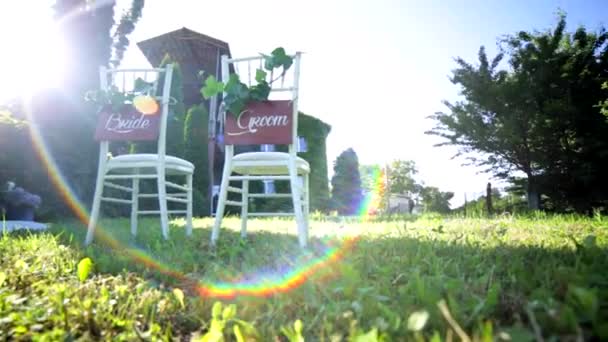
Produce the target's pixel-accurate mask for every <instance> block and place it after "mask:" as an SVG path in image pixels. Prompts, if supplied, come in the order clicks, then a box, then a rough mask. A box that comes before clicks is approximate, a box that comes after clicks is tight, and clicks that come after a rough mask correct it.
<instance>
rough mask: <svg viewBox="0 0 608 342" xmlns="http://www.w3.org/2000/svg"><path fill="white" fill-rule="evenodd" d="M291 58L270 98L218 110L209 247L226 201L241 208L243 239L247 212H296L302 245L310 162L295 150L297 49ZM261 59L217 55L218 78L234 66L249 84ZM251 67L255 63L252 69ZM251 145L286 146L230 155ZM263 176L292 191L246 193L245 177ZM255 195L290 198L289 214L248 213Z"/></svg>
mask: <svg viewBox="0 0 608 342" xmlns="http://www.w3.org/2000/svg"><path fill="white" fill-rule="evenodd" d="M293 59H294V61H293V65H292V66H291V68H290V69H288V71H287V73H285V74H283V75H282V77H281V78H280V81H279V82H274V83H272V84H271V92H270V96H269V100H270V101H268V102H258V103H254V104H252V105H250V106H248V107H246V109H245V110H244V111H243V112H242V113H241V115H239V117H238V119H235V118H234V117H232V115H231V114H226V111H225V110H222V111H223V116H224V120H225V129H224V131H225V132H224V141H225V143H226V146H225V161H224V171H223V174H222V181H221V185H220V192H219V196H218V197H219V198H218V206H217V210H216V213H215V224H214V225H213V232H212V234H211V244H212V245H215V244H216V242H217V240H218V237H219V232H220V226H221V224H222V217H223V215H224V208H225V206H226V205H232V206H239V207H241V236H242V237H246V236H247V219H248V217H250V216H252V217H253V216H295V219H296V223H297V232H298V241H299V244H300V246H301V247H303V248H304V247H306V244H307V241H308V213H309V190H308V184H309V179H308V178H309V173H310V166H309V164H308V162H307V161H306V160H304V159H302V158H300V157H298V156H297V154H296V152H297V151H296V143H297V131H298V90H299V88H298V87H299V72H300V53H299V52H298V53H296V54H295V55H294V56H293ZM263 63H264V57H263V56H256V57H248V58H239V59H229V58H228V56H222V80H223V82H227V81H228V79H229V70H231V69H234V70H236V71H237V73H238V72H239V69H241V72H240V73H239V76H240V78H241V82H243V83H246V84H247V85H248V86H250V85H252V77H253V76H252V75H255V68H261V66H262V65H263ZM252 65H254V67H253V68H252ZM231 66H232V67H233V68H231ZM243 69H245V70H243ZM269 74H270V75H268V79H269V80H272V79H273V78H272V77H273V75H272V73H269ZM274 77H276V75H275V76H274ZM281 94H282V95H283V96H281ZM274 98H282V99H283V100H279V101H276V100H273V99H274ZM264 117H266V118H264ZM252 125H253V126H255V127H253V126H252ZM251 144H255V145H262V144H276V145H288V152H287V153H285V152H246V153H239V154H236V155H235V154H234V147H235V145H251ZM263 180H275V181H276V180H280V181H289V183H290V191H291V192H290V193H282V194H281V193H250V192H249V182H250V181H263ZM231 181H242V187H241V188H238V187H236V186H231V185H230V182H231ZM228 192H235V193H239V194H240V195H241V201H230V200H227V196H228ZM254 198H291V201H292V203H293V209H294V210H293V212H291V213H266V212H249V199H254Z"/></svg>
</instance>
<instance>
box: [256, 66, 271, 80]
mask: <svg viewBox="0 0 608 342" xmlns="http://www.w3.org/2000/svg"><path fill="white" fill-rule="evenodd" d="M267 75H268V73H267V72H266V71H264V70H262V69H256V71H255V81H256V82H258V83H262V82H266V76H267Z"/></svg>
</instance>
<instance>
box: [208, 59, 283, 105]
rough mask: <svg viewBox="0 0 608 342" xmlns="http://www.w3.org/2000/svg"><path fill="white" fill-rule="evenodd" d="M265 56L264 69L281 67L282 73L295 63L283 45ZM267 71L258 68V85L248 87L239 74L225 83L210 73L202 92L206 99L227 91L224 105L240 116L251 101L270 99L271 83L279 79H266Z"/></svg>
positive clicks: (256, 72)
mask: <svg viewBox="0 0 608 342" xmlns="http://www.w3.org/2000/svg"><path fill="white" fill-rule="evenodd" d="M263 56H264V69H266V70H268V71H271V75H272V71H274V69H280V70H281V75H284V74H285V72H286V71H287V70H288V69H289V68H290V67H291V65H292V64H293V58H292V57H290V56H288V55H287V54H286V53H285V49H283V48H282V47H279V48H276V49H274V50H273V51H272V53H271V54H270V55H263ZM266 76H267V72H266V71H264V70H262V69H256V71H255V80H256V82H257V84H256V85H253V86H251V87H247V85H246V84H245V83H243V82H241V80H240V78H239V75H237V74H231V75H230V77H229V79H228V82H226V84H224V83H223V82H220V81H218V80H217V79H216V78H215V76H213V75H210V76H209V77H207V79H206V80H205V85H204V86H203V87H202V88H201V94H202V95H203V97H204V98H205V99H209V98H211V97H213V96H216V95H218V94H220V93H222V92H225V96H224V105H225V106H226V109H227V111H228V113H231V114H232V115H234V116H238V115H239V114H240V113H241V111H242V110H243V108H245V106H246V105H247V103H248V102H250V101H265V100H267V99H268V95H269V94H270V89H271V85H272V83H273V82H274V81H276V80H277V79H279V77H277V78H276V79H274V80H273V79H271V80H270V82H268V81H266Z"/></svg>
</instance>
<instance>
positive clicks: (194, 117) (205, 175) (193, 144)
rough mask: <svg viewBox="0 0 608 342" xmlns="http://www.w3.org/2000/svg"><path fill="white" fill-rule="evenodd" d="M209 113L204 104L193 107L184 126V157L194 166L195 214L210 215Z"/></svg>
mask: <svg viewBox="0 0 608 342" xmlns="http://www.w3.org/2000/svg"><path fill="white" fill-rule="evenodd" d="M208 119H209V113H208V112H207V109H206V108H205V106H204V105H203V104H200V105H196V106H192V107H191V108H190V109H189V110H188V113H187V115H186V120H185V124H184V138H183V141H184V146H185V151H184V157H185V159H186V160H189V161H191V162H192V163H193V164H194V179H193V182H194V183H193V184H194V214H195V215H197V216H203V215H209V214H210V200H211V199H210V198H209V196H208V192H209V191H208V189H209V170H208V168H207V166H208V160H207V153H208V151H207V148H206V147H207V146H206V144H205V143H206V142H207V137H208V132H207V125H208V122H209V121H208Z"/></svg>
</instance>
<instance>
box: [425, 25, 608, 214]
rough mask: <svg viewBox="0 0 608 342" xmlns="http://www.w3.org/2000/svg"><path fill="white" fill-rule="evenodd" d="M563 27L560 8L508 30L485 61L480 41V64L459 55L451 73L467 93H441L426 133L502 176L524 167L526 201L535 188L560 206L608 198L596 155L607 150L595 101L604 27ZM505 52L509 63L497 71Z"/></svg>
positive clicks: (602, 72) (605, 64)
mask: <svg viewBox="0 0 608 342" xmlns="http://www.w3.org/2000/svg"><path fill="white" fill-rule="evenodd" d="M565 27H566V21H565V16H563V15H562V16H560V18H559V21H558V23H557V25H556V27H555V28H554V29H553V30H552V31H550V32H549V31H548V32H533V33H530V32H525V31H522V32H519V33H517V34H515V35H511V36H507V37H506V38H504V39H503V40H502V41H501V50H502V52H501V53H500V54H498V55H497V56H496V57H495V58H493V59H492V61H491V62H490V61H489V60H488V57H487V55H486V53H485V50H484V48H483V47H481V48H480V50H479V65H478V66H473V65H471V64H469V63H467V62H465V61H464V60H463V59H461V58H457V59H456V62H457V64H458V66H459V67H458V68H457V69H456V70H454V71H453V76H452V78H451V81H452V82H453V83H454V84H457V85H460V87H461V89H462V92H461V94H462V95H463V97H464V100H461V101H457V102H455V103H449V102H447V101H446V102H444V103H445V105H446V107H447V108H448V110H449V112H448V113H442V112H439V113H435V115H433V116H431V118H432V119H434V120H435V121H436V126H435V127H434V128H433V129H432V130H431V131H429V132H427V133H428V134H433V135H437V136H440V137H442V138H444V139H445V140H444V142H442V143H440V144H439V146H441V145H455V146H458V147H459V155H466V156H467V158H468V160H470V161H471V162H472V163H473V164H476V165H479V166H485V167H486V171H488V172H493V173H494V174H495V175H496V176H497V177H499V178H512V177H513V176H514V175H513V171H520V172H522V173H523V174H525V175H526V187H527V189H526V190H527V195H528V205H529V207H530V208H532V209H538V208H539V206H540V195H541V193H542V194H544V195H546V196H547V197H548V198H550V199H551V200H552V201H553V203H554V204H555V205H556V207H559V208H562V209H565V208H568V207H574V208H575V209H577V210H582V209H583V208H584V207H586V206H589V205H591V204H592V203H593V202H597V201H605V200H606V198H608V196H607V195H608V182H607V181H606V179H605V177H603V176H602V173H604V174H605V172H606V171H607V170H606V166H603V164H605V163H602V157H600V156H602V155H604V156H605V155H607V154H608V142H607V141H606V139H605V138H603V136H604V134H605V131H606V129H608V126H607V125H606V122H605V120H603V118H602V116H601V115H600V113H599V110H598V109H597V108H596V105H597V103H598V102H599V101H600V99H602V98H601V93H600V84H601V82H602V81H603V80H605V79H606V77H608V54H607V53H606V52H607V49H608V45H607V44H606V42H607V39H608V33H606V31H605V30H602V31H600V33H598V34H593V33H588V32H587V31H586V30H585V29H584V28H582V27H581V28H579V29H577V31H576V32H574V33H566V32H565ZM504 56H508V58H509V60H508V67H507V68H506V69H503V70H499V65H500V63H501V61H502V59H503V57H504ZM473 153H474V154H473Z"/></svg>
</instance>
